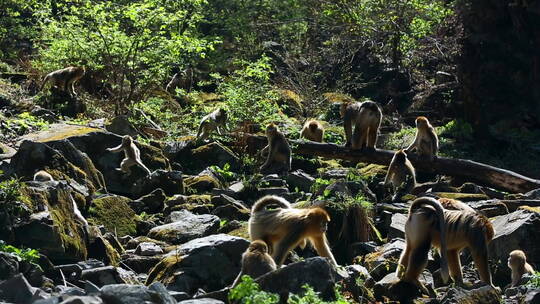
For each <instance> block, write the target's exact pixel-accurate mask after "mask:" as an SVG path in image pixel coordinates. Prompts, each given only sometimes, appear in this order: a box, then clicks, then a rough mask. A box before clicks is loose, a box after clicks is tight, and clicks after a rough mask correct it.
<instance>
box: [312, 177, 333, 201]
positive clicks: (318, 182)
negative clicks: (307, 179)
mask: <svg viewBox="0 0 540 304" xmlns="http://www.w3.org/2000/svg"><path fill="white" fill-rule="evenodd" d="M331 183H332V181H331V180H328V179H324V178H320V177H318V178H316V179H315V182H314V183H313V185H311V189H310V190H311V192H313V193H317V192H319V190H320V189H321V188H322V187H325V188H326V187H327V186H328V185H330V184H331ZM328 195H330V192H329V191H327V190H325V191H324V193H323V196H324V197H327V196H328Z"/></svg>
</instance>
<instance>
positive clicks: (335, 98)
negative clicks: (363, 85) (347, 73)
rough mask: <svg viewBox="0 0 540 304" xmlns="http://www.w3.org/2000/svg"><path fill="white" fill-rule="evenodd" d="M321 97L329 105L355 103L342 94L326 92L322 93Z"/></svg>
mask: <svg viewBox="0 0 540 304" xmlns="http://www.w3.org/2000/svg"><path fill="white" fill-rule="evenodd" d="M322 95H323V97H324V98H325V99H326V100H328V102H329V103H344V102H356V100H355V99H354V98H352V97H351V96H349V95H347V94H343V93H338V92H328V93H323V94H322Z"/></svg>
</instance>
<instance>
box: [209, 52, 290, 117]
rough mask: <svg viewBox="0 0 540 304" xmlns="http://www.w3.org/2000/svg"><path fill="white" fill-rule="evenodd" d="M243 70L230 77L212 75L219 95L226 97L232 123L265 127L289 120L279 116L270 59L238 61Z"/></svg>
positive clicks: (263, 57) (265, 57) (264, 57)
mask: <svg viewBox="0 0 540 304" xmlns="http://www.w3.org/2000/svg"><path fill="white" fill-rule="evenodd" d="M237 64H238V65H239V66H241V68H240V69H238V70H236V71H234V72H233V74H232V75H231V76H230V77H226V78H223V77H222V76H221V75H217V74H213V77H214V78H215V79H216V81H217V82H218V93H219V94H220V95H222V96H223V99H224V100H225V103H226V108H227V110H228V118H229V123H230V124H232V125H237V124H238V123H242V122H256V123H265V122H268V121H283V120H285V119H286V117H285V116H284V115H282V114H279V113H277V112H276V108H277V106H276V100H277V99H278V94H277V92H276V91H275V90H274V88H273V86H272V85H271V84H270V75H271V74H272V67H271V65H270V58H269V57H267V56H262V57H261V58H260V59H259V60H257V61H255V62H247V61H238V62H237Z"/></svg>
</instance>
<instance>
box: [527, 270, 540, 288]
mask: <svg viewBox="0 0 540 304" xmlns="http://www.w3.org/2000/svg"><path fill="white" fill-rule="evenodd" d="M527 286H531V287H533V288H540V271H536V272H535V273H534V274H533V276H532V277H531V279H530V280H529V282H527Z"/></svg>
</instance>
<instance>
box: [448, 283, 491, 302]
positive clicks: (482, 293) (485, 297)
mask: <svg viewBox="0 0 540 304" xmlns="http://www.w3.org/2000/svg"><path fill="white" fill-rule="evenodd" d="M450 303H452V304H454V303H458V304H476V303H486V304H491V303H493V304H498V303H501V297H500V295H499V294H498V293H497V291H496V290H495V289H493V288H491V287H490V286H483V287H480V288H476V289H464V288H461V287H452V288H449V289H448V291H447V292H446V294H445V295H444V297H443V298H442V300H441V304H450Z"/></svg>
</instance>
